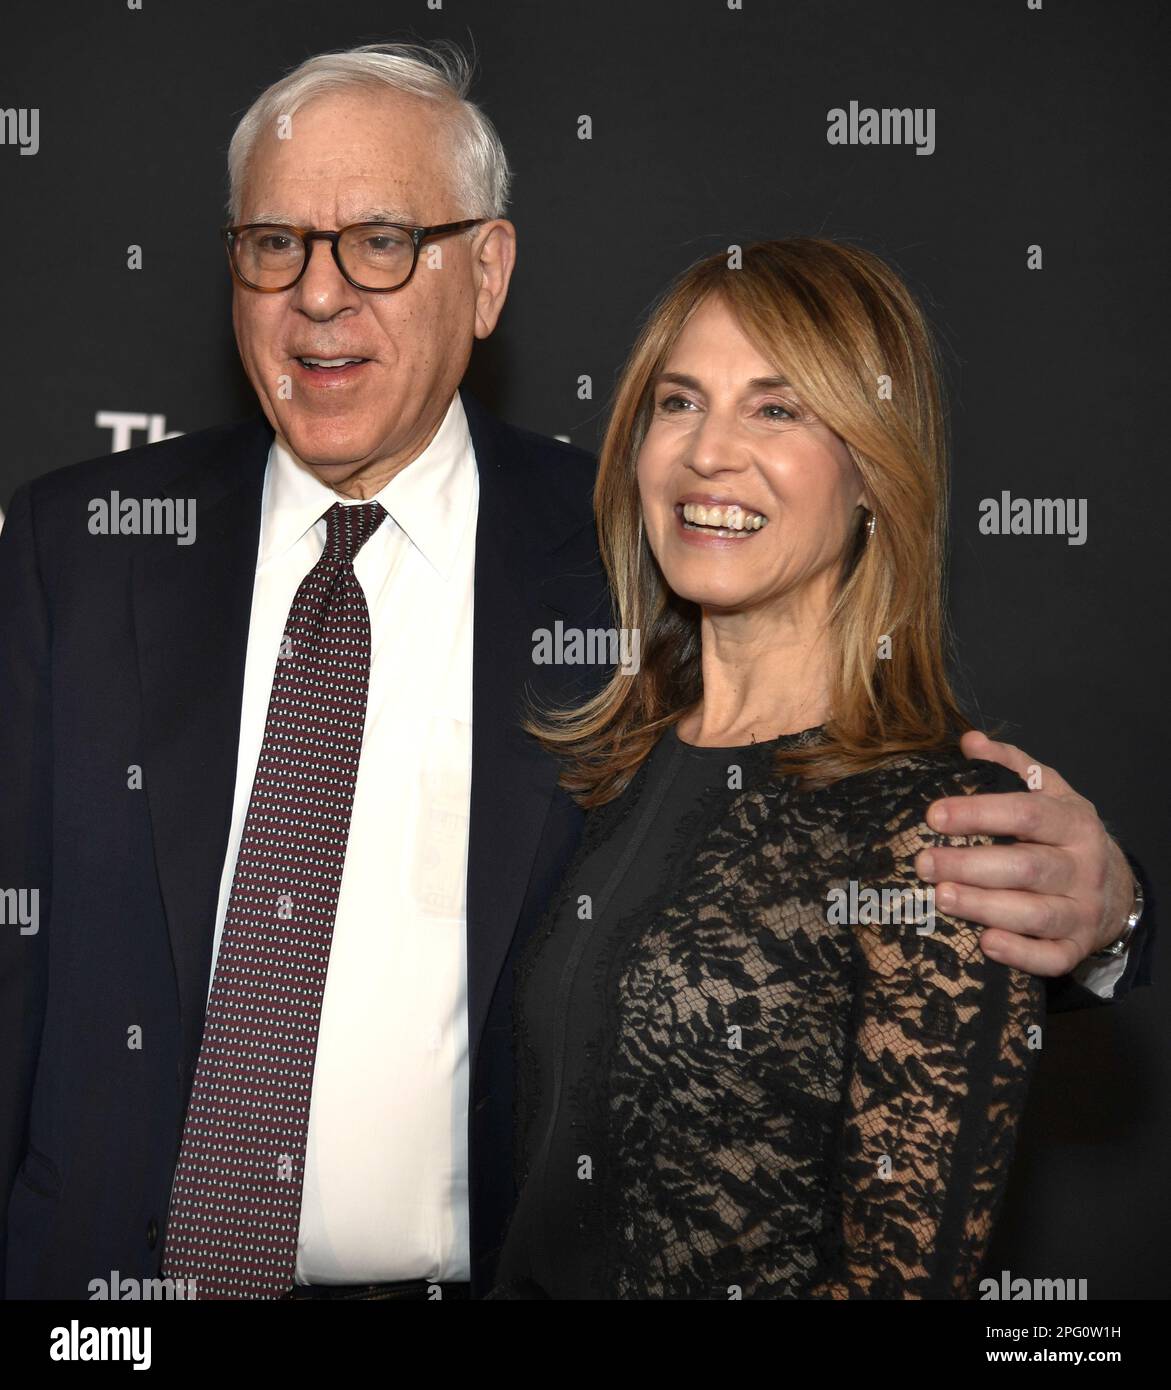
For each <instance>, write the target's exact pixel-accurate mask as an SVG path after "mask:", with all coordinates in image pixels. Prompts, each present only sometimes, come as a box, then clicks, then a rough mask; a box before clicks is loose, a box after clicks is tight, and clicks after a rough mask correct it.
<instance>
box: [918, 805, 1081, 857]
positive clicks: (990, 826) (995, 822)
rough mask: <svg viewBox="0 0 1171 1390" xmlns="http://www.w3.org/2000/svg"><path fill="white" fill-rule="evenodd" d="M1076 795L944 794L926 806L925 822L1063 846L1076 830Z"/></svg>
mask: <svg viewBox="0 0 1171 1390" xmlns="http://www.w3.org/2000/svg"><path fill="white" fill-rule="evenodd" d="M1077 803H1078V798H1073V797H1071V798H1069V799H1062V798H1059V797H1056V796H1043V795H1038V794H1037V793H1036V792H987V793H984V794H979V793H977V794H976V795H973V796H945V797H942V798H941V799H940V800H939V801H933V802H932V803H931V805H930V806H929V807H928V808H927V824H928V825H929V826H930V827H931V829H932V830H940V831H944V832H946V833H947V834H948V835H1014V836H1016V838H1017V839H1018V840H1029V841H1033V842H1034V843H1038V844H1043V845H1064V844H1068V843H1069V842H1070V840H1071V839H1072V838H1073V837H1074V836H1075V835H1076V833H1077V818H1078V804H1077Z"/></svg>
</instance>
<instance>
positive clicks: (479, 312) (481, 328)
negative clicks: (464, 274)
mask: <svg viewBox="0 0 1171 1390" xmlns="http://www.w3.org/2000/svg"><path fill="white" fill-rule="evenodd" d="M472 254H473V256H474V258H475V260H474V264H473V266H472V273H473V275H474V276H475V277H476V324H475V330H474V331H475V334H476V337H477V338H487V337H488V336H489V334H490V333H491V332H492V330H493V329H494V328H495V327H496V324H497V322H498V321H499V319H500V311H501V310H502V309H503V308H504V301H505V299H507V297H508V286H509V282H510V281H511V279H512V268H513V266H514V265H515V264H516V228H515V227H514V226H513V224H512V223H511V222H509V221H508V220H507V219H506V218H503V217H498V218H495V219H494V220H493V221H491V222H487V223H485V224H484V226H483V227H481V228H480V235H479V236H478V237H477V239H476V242H475V243H474V246H473V252H472Z"/></svg>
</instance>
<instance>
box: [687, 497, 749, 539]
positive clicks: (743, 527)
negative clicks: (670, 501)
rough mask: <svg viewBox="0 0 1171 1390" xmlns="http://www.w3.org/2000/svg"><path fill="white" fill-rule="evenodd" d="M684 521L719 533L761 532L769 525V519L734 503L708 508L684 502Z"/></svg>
mask: <svg viewBox="0 0 1171 1390" xmlns="http://www.w3.org/2000/svg"><path fill="white" fill-rule="evenodd" d="M683 520H684V521H685V522H687V523H689V524H690V525H692V526H706V527H712V528H714V529H715V530H719V531H728V532H740V533H745V532H750V531H759V530H760V528H761V527H762V526H767V525H768V517H767V516H761V514H760V513H759V512H749V511H746V510H745V509H744V508H743V507H741V506H738V505H737V504H736V503H732V504H731V505H729V506H723V507H706V506H704V504H703V503H702V502H684V504H683Z"/></svg>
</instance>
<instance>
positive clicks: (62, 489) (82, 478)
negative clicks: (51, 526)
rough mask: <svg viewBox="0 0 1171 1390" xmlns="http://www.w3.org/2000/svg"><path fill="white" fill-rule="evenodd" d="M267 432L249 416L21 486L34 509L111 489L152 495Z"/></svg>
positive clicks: (84, 461) (84, 462)
mask: <svg viewBox="0 0 1171 1390" xmlns="http://www.w3.org/2000/svg"><path fill="white" fill-rule="evenodd" d="M266 431H267V433H268V435H269V436H271V433H272V431H271V428H270V427H269V426H268V422H267V421H266V420H265V419H264V417H263V416H260V415H255V416H248V417H246V418H245V419H243V420H234V421H232V422H230V423H228V424H223V425H212V426H210V427H209V428H207V429H202V430H194V431H192V432H191V433H189V434H182V435H177V436H176V437H175V438H174V439H160V440H159V441H158V442H157V443H154V444H140V445H137V446H136V447H135V448H133V449H125V450H122V451H121V452H120V453H116V454H99V455H97V456H95V457H93V458H88V459H82V460H81V461H80V462H78V463H70V464H66V465H64V466H63V467H61V468H54V469H52V470H51V471H50V472H48V473H42V474H41V475H40V476H39V477H36V478H33V479H31V480H30V481H29V482H28V483H26V484H25V487H26V488H27V489H28V492H29V496H30V499H31V500H32V502H33V503H34V505H36V506H38V507H42V506H46V507H49V508H51V507H52V506H53V505H54V503H55V502H57V501H59V500H74V499H76V498H78V497H82V498H87V497H90V496H92V495H93V494H94V493H97V492H102V491H109V490H111V489H117V490H119V491H123V492H126V493H127V494H131V495H151V494H157V493H158V492H159V491H161V490H163V489H165V488H166V487H167V486H168V484H170V483H171V482H173V481H174V480H175V479H176V478H179V477H182V476H183V475H184V474H186V473H189V472H190V471H191V470H192V469H193V468H197V467H198V466H200V465H201V464H203V465H206V466H208V467H211V466H213V465H214V464H215V463H216V462H217V461H220V460H222V459H223V458H224V456H225V455H228V454H231V453H232V452H234V450H235V448H236V447H238V446H240V445H241V444H246V443H248V442H254V443H259V442H260V441H262V440H263V438H264V435H265V432H266Z"/></svg>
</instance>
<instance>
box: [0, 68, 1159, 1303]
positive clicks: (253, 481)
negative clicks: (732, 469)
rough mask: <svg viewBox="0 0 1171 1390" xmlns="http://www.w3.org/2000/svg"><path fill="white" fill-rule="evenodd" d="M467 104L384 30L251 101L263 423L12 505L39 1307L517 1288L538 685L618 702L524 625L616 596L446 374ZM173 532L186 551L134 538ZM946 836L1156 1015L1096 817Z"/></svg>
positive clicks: (8, 957) (472, 138)
mask: <svg viewBox="0 0 1171 1390" xmlns="http://www.w3.org/2000/svg"><path fill="white" fill-rule="evenodd" d="M445 64H446V65H447V66H445ZM339 75H340V76H342V77H344V78H345V79H346V85H342V86H339V85H338V83H337V78H338V76H339ZM466 80H467V74H466V71H465V70H464V69H463V67H461V65H460V63H459V61H458V59H457V58H456V57H454V56H448V57H446V58H445V57H443V56H442V55H438V56H436V55H431V54H428V53H427V52H425V51H424V52H419V51H414V50H410V49H406V48H401V47H390V46H386V47H381V48H378V47H376V46H371V47H369V48H367V49H361V50H355V52H354V53H352V54H350V55H342V56H337V55H326V56H324V57H322V58H318V59H312V60H309V61H308V62H307V63H305V64H303V65H302V67H301V68H300V69H298V70H297V71H296V72H294V73H293V74H291V75H290V76H289V77H287V78H286V79H284V80H283V81H282V82H281V83H278V84H276V86H275V87H274V88H271V89H269V91H268V92H266V93H264V94H262V96H261V97H260V98H259V99H258V101H257V103H256V104H255V105H254V106H253V108H252V109H251V110H250V111H249V113H248V114H247V115H246V116H245V117H244V119H243V121H242V122H241V124H240V127H239V129H238V131H237V134H236V137H235V138H234V140H233V142H232V148H231V151H230V154H229V164H230V172H231V181H232V224H233V226H232V229H231V230H230V231H229V232H228V234H227V242H228V246H229V253H230V259H231V265H232V272H233V277H234V301H233V318H234V323H235V329H236V336H237V342H238V345H239V349H240V354H241V358H242V360H243V363H244V366H245V369H246V371H247V373H248V376H249V379H250V381H251V383H252V385H253V387H254V389H255V390H256V393H257V396H258V397H259V400H260V405H261V408H262V411H263V415H262V416H258V417H256V418H255V419H252V420H249V421H246V422H244V423H242V424H238V425H232V426H227V427H221V428H217V429H212V430H206V431H203V432H201V433H198V434H192V435H188V436H186V437H183V438H179V439H176V440H171V441H166V442H164V443H161V444H157V445H152V446H148V447H146V448H141V449H136V450H132V451H130V452H128V453H122V454H119V455H116V456H114V457H112V458H105V459H97V460H93V461H91V462H88V463H85V464H81V465H78V466H76V467H73V468H68V469H64V470H61V471H59V472H56V473H53V474H50V475H48V476H46V477H42V478H39V479H37V480H35V481H34V482H33V483H31V484H29V485H28V486H26V487H24V488H21V489H20V490H19V491H18V493H17V495H16V497H15V498H14V500H13V503H12V507H11V509H10V514H9V517H8V522H7V525H6V527H5V529H4V532H3V536H2V538H0V586H2V590H3V594H4V605H3V617H2V619H0V698H2V700H3V708H4V712H5V719H4V723H3V732H2V733H0V766H3V769H4V774H3V775H4V777H5V778H6V787H5V791H6V795H5V796H4V798H3V806H4V810H3V815H4V821H3V825H2V826H0V888H4V889H6V890H10V896H9V898H8V899H7V900H6V901H10V902H12V903H15V904H17V905H18V906H19V907H20V908H21V909H22V911H21V913H20V914H19V915H18V918H14V917H13V916H9V917H8V919H7V921H8V925H6V926H5V928H4V936H3V948H2V955H0V988H2V994H0V1008H2V1017H3V1029H4V1033H3V1042H4V1044H5V1046H4V1057H5V1063H4V1072H3V1076H4V1080H3V1092H2V1097H0V1099H2V1108H0V1114H2V1116H3V1121H4V1124H3V1155H4V1176H5V1184H6V1185H5V1189H4V1191H5V1194H6V1195H7V1194H11V1195H10V1200H9V1201H8V1203H7V1260H6V1271H7V1292H8V1295H9V1296H10V1297H53V1298H58V1297H64V1298H71V1297H85V1296H86V1295H87V1291H88V1290H90V1288H91V1285H92V1282H93V1281H94V1280H95V1279H105V1278H106V1277H107V1275H108V1272H109V1271H115V1270H116V1271H118V1272H119V1276H120V1277H122V1278H130V1279H135V1280H148V1279H152V1278H155V1277H158V1276H159V1275H160V1274H161V1275H163V1276H165V1277H166V1278H168V1279H172V1280H174V1281H175V1284H174V1286H173V1287H174V1288H175V1289H176V1290H177V1291H183V1290H188V1291H189V1290H190V1289H191V1288H192V1287H194V1290H195V1292H196V1294H197V1296H202V1297H229V1298H231V1297H239V1298H271V1297H289V1296H295V1297H306V1296H311V1297H318V1296H345V1297H375V1296H376V1297H403V1298H425V1297H428V1296H429V1290H430V1291H431V1294H433V1291H434V1286H436V1285H438V1286H439V1288H440V1290H441V1291H442V1293H443V1294H444V1296H455V1297H462V1296H466V1295H467V1293H468V1290H469V1286H470V1288H471V1292H472V1293H473V1294H474V1295H477V1296H478V1295H479V1294H482V1293H483V1292H485V1291H486V1290H487V1289H488V1288H489V1287H490V1285H491V1280H492V1272H493V1262H494V1256H495V1252H496V1249H497V1248H498V1246H499V1242H500V1239H501V1237H502V1234H503V1230H504V1227H505V1225H506V1222H507V1218H508V1214H509V1210H510V1207H511V1204H512V1202H513V1199H514V1193H513V1190H512V1182H511V1127H512V1070H511V1068H512V1059H511V1023H510V1006H511V997H510V996H511V976H512V969H511V967H512V961H513V958H514V956H515V953H516V951H517V950H518V949H519V947H520V945H521V944H522V943H523V941H524V939H525V938H526V936H527V935H528V933H529V932H530V931H531V930H532V929H533V927H534V925H535V923H536V921H537V919H538V916H539V914H540V912H541V910H542V907H543V905H544V903H545V901H546V899H547V898H548V896H549V894H550V893H551V891H552V889H553V887H554V886H555V884H556V883H557V881H558V878H559V875H560V873H561V870H562V869H563V867H564V866H565V864H566V862H567V860H568V857H569V855H570V853H571V851H572V849H573V847H574V844H575V842H576V838H577V836H578V833H579V829H580V814H579V812H578V810H577V809H576V807H575V806H574V805H573V804H572V802H571V801H570V800H569V799H568V797H567V796H566V795H565V794H564V793H563V792H562V791H561V790H560V789H558V788H557V787H556V777H557V768H556V766H555V765H554V763H553V762H552V761H551V760H550V759H549V758H548V757H547V756H546V755H545V754H544V753H543V752H542V751H541V750H540V749H539V748H538V747H537V746H536V745H535V743H533V742H532V741H531V740H529V739H528V738H526V737H525V736H524V735H523V734H522V733H521V732H520V730H519V728H518V724H517V718H518V715H519V713H520V712H521V701H522V697H523V696H524V694H525V693H526V692H527V693H530V694H532V695H533V696H535V697H536V698H537V700H538V701H540V702H543V703H544V702H555V703H562V702H568V701H572V700H578V699H580V698H581V697H582V696H583V695H584V694H585V693H587V692H588V690H589V689H591V688H594V687H596V684H597V683H598V682H599V681H600V680H601V678H602V677H603V675H604V674H605V673H603V672H601V671H594V672H589V673H586V674H585V675H584V676H583V675H582V674H581V668H576V667H568V666H538V665H535V664H533V662H532V659H531V653H532V641H533V634H534V632H536V631H537V630H539V629H542V628H548V627H550V626H551V625H552V623H553V622H555V621H557V620H558V619H560V620H562V621H563V622H564V623H565V624H566V626H567V627H576V628H588V627H597V626H604V625H606V623H607V620H608V618H607V615H608V603H607V599H606V594H605V588H604V584H603V580H602V575H601V572H600V568H599V563H598V556H597V549H596V538H595V536H594V533H593V527H592V521H591V514H590V493H591V487H592V481H593V461H592V460H591V459H590V458H589V456H588V455H586V454H585V453H583V452H582V451H580V450H577V449H573V448H570V447H568V446H566V445H561V444H557V443H554V442H551V441H546V440H542V439H539V438H537V437H536V436H533V435H530V434H527V433H524V432H522V431H519V430H514V429H511V428H509V427H507V426H504V425H502V424H500V423H499V422H497V421H496V420H494V419H493V418H492V417H491V416H490V415H489V414H488V413H487V412H486V411H485V410H484V409H483V408H482V407H481V406H480V405H479V404H478V403H477V402H476V401H475V400H474V399H472V398H471V397H470V396H469V395H467V394H466V392H463V391H461V390H459V389H458V388H459V383H460V381H461V379H462V377H463V374H464V370H465V368H466V365H467V362H468V359H469V356H470V351H471V346H472V342H473V340H474V339H475V338H484V337H487V336H488V335H489V334H490V333H491V332H492V331H493V329H494V328H495V326H496V323H497V321H498V319H499V315H500V312H501V309H502V307H503V304H504V300H505V297H506V295H507V291H508V285H509V280H510V277H511V273H512V269H513V264H514V258H515V230H514V228H513V226H512V224H511V223H510V222H508V221H507V220H505V219H504V217H503V215H502V214H503V212H504V209H505V206H506V194H507V181H508V178H507V164H506V161H505V159H504V154H503V151H502V150H501V149H500V146H499V142H498V140H497V138H496V136H495V133H494V132H493V131H492V128H491V126H490V125H489V124H488V123H487V122H486V121H485V120H484V118H483V117H482V116H481V115H480V114H479V113H478V112H477V111H476V109H475V108H474V107H472V106H470V105H469V104H467V103H465V102H463V101H462V97H463V93H464V91H465V90H466ZM372 224H373V225H372ZM393 224H403V226H405V227H406V228H409V229H412V230H407V231H403V230H401V229H400V228H399V227H397V226H396V225H393ZM128 501H129V502H130V503H132V505H131V507H130V513H129V514H130V515H132V516H135V517H137V518H139V521H138V522H136V524H135V526H134V528H133V529H130V533H129V534H127V533H126V532H127V529H128V528H127V527H125V526H121V525H120V524H119V520H120V519H121V518H124V517H125V516H126V515H127V511H126V503H127V502H128ZM184 507H186V511H184V510H183V508H184ZM180 515H184V516H187V517H188V519H189V525H188V526H187V528H186V530H185V532H184V534H183V535H181V536H180V535H176V534H174V530H175V528H174V527H172V528H170V530H168V527H167V526H166V525H165V524H164V525H162V526H161V527H158V526H150V525H147V524H145V519H153V520H154V521H158V519H160V518H161V519H162V521H163V522H164V523H165V522H166V521H167V519H168V518H176V517H179V516H180ZM190 523H193V524H190ZM188 541H190V543H186V542H188ZM180 542H182V543H180ZM473 597H474V605H473ZM966 751H967V752H968V753H969V754H970V755H978V756H988V757H993V758H996V759H997V760H998V761H1003V762H1005V763H1007V764H1008V765H1010V766H1013V767H1015V768H1016V769H1017V770H1018V771H1023V770H1025V769H1026V768H1027V766H1028V763H1029V760H1028V758H1027V756H1026V755H1025V754H1024V753H1022V752H1020V750H1016V749H1011V748H1001V747H999V746H996V745H987V744H985V743H982V742H981V740H980V737H979V736H978V735H970V736H968V743H967V745H966ZM940 808H942V809H943V810H945V811H946V812H948V814H949V819H948V822H947V825H946V831H947V833H948V834H949V835H950V834H965V833H972V832H984V833H994V834H1014V835H1017V836H1019V837H1021V838H1022V840H1023V841H1025V842H1026V843H1022V844H1018V845H1015V846H1000V847H988V848H986V849H968V850H960V849H940V850H937V851H936V852H935V861H936V862H935V865H934V868H933V870H932V872H931V875H930V876H933V877H934V878H935V879H936V881H937V882H939V883H940V884H941V885H942V883H943V881H944V880H947V882H949V883H951V884H953V885H954V892H955V894H956V901H955V904H954V907H953V905H951V904H947V906H948V910H955V911H956V912H957V913H958V914H959V915H961V916H965V917H968V918H970V919H971V920H973V921H978V922H981V923H985V924H989V925H991V926H994V927H995V928H996V930H991V931H989V932H988V933H987V934H986V936H985V943H986V946H987V949H988V950H989V953H990V954H992V955H994V956H995V957H996V958H997V959H1000V960H1003V961H1005V962H1008V963H1010V964H1018V965H1021V966H1023V967H1024V968H1027V969H1031V970H1034V971H1036V972H1037V973H1040V974H1045V975H1049V976H1053V977H1059V976H1060V977H1062V978H1061V979H1060V980H1057V979H1056V978H1055V989H1054V995H1053V1004H1054V1007H1064V1006H1069V1005H1071V1004H1073V1003H1076V1002H1079V1001H1085V1000H1088V999H1089V998H1090V997H1092V996H1091V994H1090V992H1089V990H1090V989H1092V990H1095V991H1097V993H1098V995H1100V996H1101V997H1110V995H1111V994H1113V995H1114V996H1117V994H1118V993H1120V992H1121V991H1122V990H1123V989H1125V988H1127V987H1129V985H1130V983H1132V982H1133V981H1134V980H1135V979H1136V977H1137V976H1138V975H1139V972H1140V969H1141V968H1142V967H1141V964H1140V962H1141V959H1142V946H1143V933H1141V932H1140V933H1139V935H1138V937H1137V938H1136V941H1135V944H1134V945H1133V946H1132V947H1131V948H1130V950H1129V951H1126V952H1122V953H1120V954H1119V955H1117V957H1116V958H1114V959H1113V960H1106V961H1097V962H1094V963H1087V966H1082V967H1081V971H1082V975H1081V978H1080V980H1079V979H1075V978H1073V977H1072V976H1071V975H1070V974H1069V972H1070V971H1072V970H1073V968H1074V967H1075V966H1077V965H1078V964H1079V962H1081V961H1082V960H1083V959H1084V958H1085V957H1086V956H1087V955H1089V954H1090V953H1091V952H1093V951H1097V950H1100V949H1102V948H1104V947H1107V946H1109V945H1110V943H1112V942H1114V941H1115V940H1116V939H1117V938H1119V937H1120V935H1121V934H1122V933H1123V928H1124V925H1125V924H1126V922H1127V919H1128V914H1129V915H1130V916H1131V917H1133V912H1132V909H1133V906H1134V892H1133V883H1132V880H1131V878H1130V874H1129V872H1128V869H1127V866H1126V862H1125V860H1124V859H1123V857H1122V855H1121V853H1120V852H1119V851H1118V850H1117V847H1115V846H1114V845H1113V843H1112V842H1111V841H1110V840H1109V839H1108V837H1107V836H1106V835H1105V832H1104V831H1103V829H1102V827H1101V824H1100V822H1099V821H1098V818H1097V815H1096V814H1095V813H1094V811H1093V808H1092V807H1090V806H1088V804H1087V803H1086V802H1084V801H1083V800H1082V799H1081V798H1079V797H1078V796H1077V795H1076V794H1075V793H1073V792H1072V791H1071V790H1070V789H1069V788H1068V787H1066V786H1065V784H1064V783H1063V782H1062V781H1061V779H1060V778H1059V777H1058V776H1057V774H1056V773H1054V772H1052V771H1051V770H1048V769H1046V770H1045V780H1044V785H1043V789H1042V790H1041V791H1039V792H1036V793H1033V794H1031V795H1027V794H1023V793H1022V794H1020V795H1018V796H1002V797H986V798H971V799H965V798H960V799H959V801H957V802H953V801H948V802H945V803H940ZM940 808H937V810H938V809H940ZM939 828H941V829H942V828H943V826H942V825H940V827H939ZM920 867H921V870H922V871H923V872H924V874H925V875H927V873H928V866H927V865H926V864H925V863H924V864H922V865H921V866H920ZM939 892H940V898H941V901H942V900H943V898H944V889H943V887H942V886H941V887H940V889H939ZM310 1101H311V1104H310Z"/></svg>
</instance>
